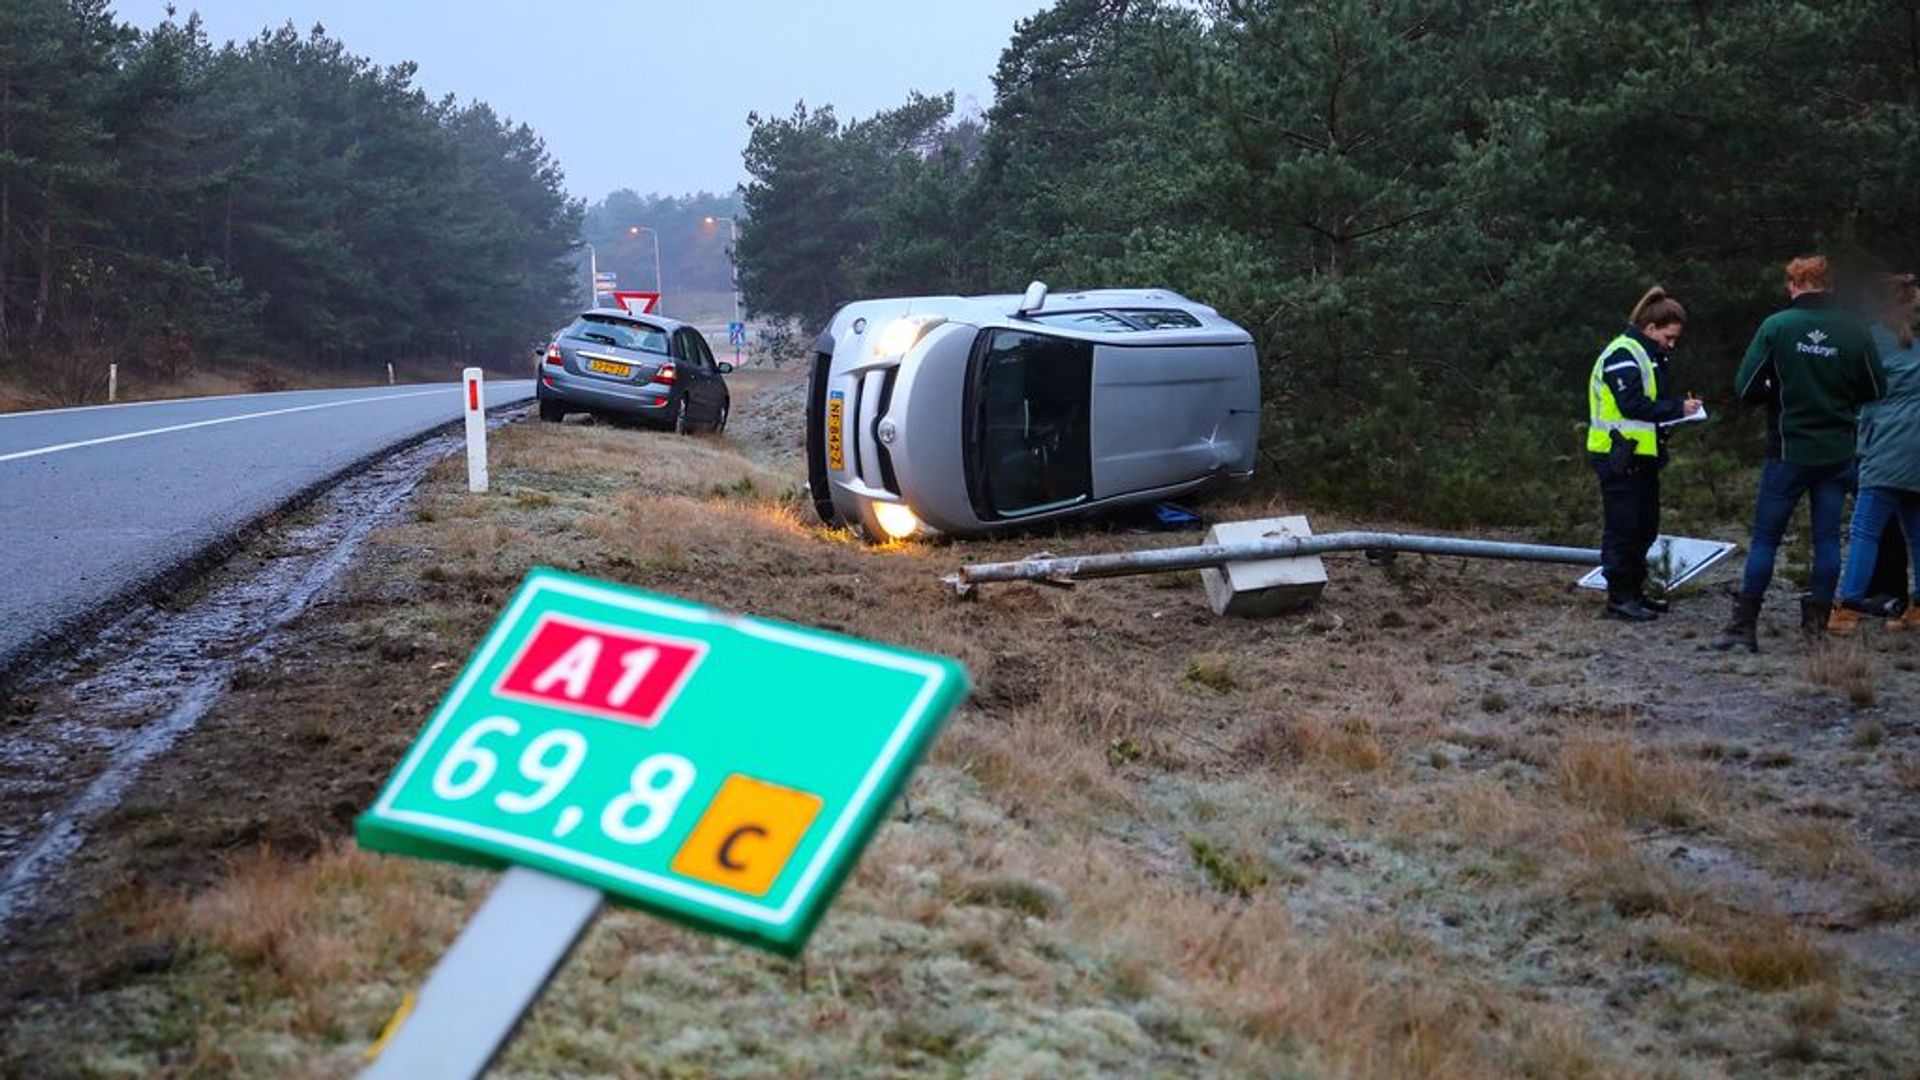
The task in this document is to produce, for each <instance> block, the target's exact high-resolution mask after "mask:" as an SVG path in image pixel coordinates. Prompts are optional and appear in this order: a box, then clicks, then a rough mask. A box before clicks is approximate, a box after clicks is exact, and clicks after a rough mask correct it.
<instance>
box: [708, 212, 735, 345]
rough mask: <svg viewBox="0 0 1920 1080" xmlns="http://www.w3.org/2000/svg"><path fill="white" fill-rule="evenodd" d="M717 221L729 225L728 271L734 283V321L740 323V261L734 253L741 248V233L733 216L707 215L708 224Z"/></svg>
mask: <svg viewBox="0 0 1920 1080" xmlns="http://www.w3.org/2000/svg"><path fill="white" fill-rule="evenodd" d="M716 221H724V222H726V223H727V270H728V273H729V275H730V277H731V279H732V282H733V321H734V322H739V321H740V260H739V259H738V258H737V257H736V256H735V255H734V253H733V252H734V248H736V247H738V246H739V243H740V233H739V230H738V227H737V226H736V225H735V224H734V220H733V216H732V215H731V214H708V215H707V224H709V225H712V224H713V223H714V222H716Z"/></svg>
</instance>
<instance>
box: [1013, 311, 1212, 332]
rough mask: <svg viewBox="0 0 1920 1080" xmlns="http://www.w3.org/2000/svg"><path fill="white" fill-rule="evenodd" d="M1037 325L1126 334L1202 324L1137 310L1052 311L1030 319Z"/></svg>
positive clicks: (1178, 314)
mask: <svg viewBox="0 0 1920 1080" xmlns="http://www.w3.org/2000/svg"><path fill="white" fill-rule="evenodd" d="M1030 318H1032V319H1033V321H1034V322H1037V323H1044V324H1045V325H1047V326H1059V327H1064V328H1067V329H1070V330H1091V331H1093V332H1095V333H1102V334H1127V333H1132V332H1133V331H1136V330H1167V329H1171V328H1176V327H1177V328H1180V329H1191V328H1193V327H1197V326H1199V325H1200V320H1199V319H1196V318H1194V317H1193V316H1192V314H1190V313H1188V312H1185V311H1181V310H1179V309H1178V308H1138V309H1127V310H1102V311H1051V312H1041V313H1040V314H1037V315H1033V316H1030Z"/></svg>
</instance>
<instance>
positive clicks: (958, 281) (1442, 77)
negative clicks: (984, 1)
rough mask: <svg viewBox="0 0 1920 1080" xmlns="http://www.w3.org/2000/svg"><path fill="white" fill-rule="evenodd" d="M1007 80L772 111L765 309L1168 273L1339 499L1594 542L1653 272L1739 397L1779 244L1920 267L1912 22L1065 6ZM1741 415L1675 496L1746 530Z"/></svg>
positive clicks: (1750, 8)
mask: <svg viewBox="0 0 1920 1080" xmlns="http://www.w3.org/2000/svg"><path fill="white" fill-rule="evenodd" d="M994 86H995V99H994V103H993V105H992V107H991V108H990V109H989V110H988V111H987V113H986V114H985V116H984V118H979V117H967V116H959V117H956V116H955V114H954V112H953V109H952V100H951V98H926V97H914V98H912V99H911V100H909V101H907V102H905V103H903V104H902V105H901V106H900V107H898V108H896V109H892V110H890V111H887V112H884V113H882V114H880V115H877V116H873V117H869V118H864V119H857V120H850V121H847V120H842V119H841V118H840V117H838V116H836V115H835V114H834V112H833V110H832V109H831V108H829V107H821V108H814V107H809V106H807V105H805V104H802V105H800V106H797V107H795V108H794V109H793V111H792V112H791V113H790V114H788V115H776V116H764V115H762V116H756V117H754V118H753V120H752V127H751V138H750V142H749V145H748V147H747V151H746V165H747V169H748V172H749V174H750V177H751V179H750V182H749V184H748V185H747V188H746V190H745V192H744V204H745V208H746V212H747V215H748V217H749V218H750V219H751V222H752V225H751V228H750V229H747V230H745V231H743V233H742V235H741V239H740V243H739V254H740V262H741V266H740V269H741V277H742V283H743V286H744V289H745V293H746V297H747V301H748V304H749V306H750V307H751V308H752V309H754V310H756V311H758V312H762V313H767V314H781V315H791V316H796V317H799V318H801V319H803V320H806V321H807V322H808V323H810V324H812V325H818V324H819V323H821V322H822V321H823V320H824V319H825V317H826V316H827V315H828V314H829V313H830V312H831V311H832V310H833V308H834V307H835V306H836V305H837V304H838V303H840V302H842V301H844V300H847V299H850V298H854V297H860V296H876V295H901V294H909V295H910V294H916V293H928V292H960V293H976V292H1000V291H1014V292H1017V291H1019V290H1020V289H1021V288H1022V287H1023V286H1025V285H1026V283H1027V282H1028V281H1029V280H1031V279H1035V278H1038V279H1042V280H1045V281H1047V282H1049V283H1050V284H1052V285H1053V286H1054V287H1055V288H1056V289H1059V288H1065V287H1072V286H1104V285H1161V286H1167V287H1171V288H1174V289H1177V290H1179V291H1181V292H1183V293H1185V294H1187V295H1189V296H1192V297H1194V298H1197V299H1201V300H1204V301H1206V302H1209V303H1211V304H1213V305H1215V306H1216V307H1218V308H1220V309H1221V310H1222V311H1223V312H1224V313H1225V314H1227V315H1229V316H1230V317H1232V318H1234V319H1235V320H1237V321H1239V322H1240V323H1242V324H1243V325H1245V326H1247V327H1248V328H1249V329H1251V330H1253V332H1254V333H1255V334H1256V336H1257V337H1258V339H1259V342H1260V347H1261V351H1262V356H1263V361H1264V368H1263V378H1264V393H1265V404H1266V409H1265V417H1266V421H1267V428H1266V437H1265V440H1264V446H1263V453H1264V455H1265V457H1266V458H1267V461H1268V463H1269V466H1270V467H1271V468H1272V469H1273V470H1274V471H1273V472H1270V473H1269V475H1277V476H1279V477H1280V478H1281V479H1282V482H1283V483H1284V484H1285V485H1286V487H1287V488H1288V490H1290V491H1292V492H1294V493H1297V494H1302V495H1305V496H1307V497H1309V498H1313V499H1317V500H1322V499H1323V500H1332V501H1335V502H1338V503H1340V504H1343V505H1348V506H1354V507H1366V508H1369V509H1373V510H1376V511H1378V510H1383V509H1390V510H1395V511H1399V512H1404V513H1407V514H1410V515H1415V516H1419V517H1424V518H1428V519H1432V520H1439V521H1451V522H1466V521H1474V520H1479V521H1516V522H1520V521H1532V522H1539V521H1541V520H1542V516H1543V508H1544V507H1547V506H1549V505H1557V506H1564V507H1566V508H1567V512H1568V514H1569V517H1568V518H1567V520H1568V521H1569V522H1573V521H1582V522H1584V521H1585V519H1587V518H1591V516H1592V512H1591V508H1590V507H1589V506H1588V505H1587V504H1588V503H1589V502H1590V501H1591V496H1590V492H1589V490H1588V488H1589V486H1590V483H1591V482H1590V479H1589V478H1588V477H1587V476H1586V475H1585V469H1584V464H1583V462H1582V461H1581V459H1580V456H1579V445H1580V443H1579V439H1578V436H1577V433H1576V426H1577V425H1578V424H1580V423H1582V422H1584V420H1585V412H1586V400H1585V383H1586V378H1587V374H1588V371H1589V369H1590V366H1591V364H1592V361H1593V357H1594V355H1595V353H1596V352H1597V351H1598V349H1599V347H1600V345H1601V344H1602V343H1603V342H1604V341H1605V339H1606V338H1607V337H1609V336H1610V335H1611V334H1612V333H1613V331H1614V329H1615V328H1616V327H1617V326H1619V325H1621V324H1622V323H1623V322H1624V320H1625V317H1626V314H1627V312H1628V311H1629V309H1630V308H1631V306H1632V304H1633V302H1634V301H1635V299H1636V298H1638V297H1639V295H1640V294H1641V292H1642V291H1643V290H1644V289H1645V288H1646V287H1647V286H1648V285H1650V284H1652V283H1654V282H1656V281H1657V282H1660V283H1662V284H1664V285H1666V286H1667V287H1668V288H1669V289H1671V290H1672V291H1673V292H1675V293H1676V294H1677V295H1678V296H1679V297H1681V298H1682V299H1683V300H1684V301H1685V303H1686V304H1687V305H1688V307H1689V309H1690V311H1691V312H1692V320H1691V321H1690V323H1689V324H1688V327H1687V330H1686V335H1685V337H1684V338H1683V340H1682V341H1681V344H1680V349H1679V352H1678V353H1677V354H1676V360H1677V369H1678V371H1679V372H1680V376H1679V377H1680V378H1682V379H1684V380H1686V382H1687V383H1688V387H1687V388H1688V389H1692V390H1695V391H1696V392H1698V393H1701V394H1702V395H1704V396H1705V397H1706V398H1707V400H1708V402H1709V405H1710V407H1714V408H1716V410H1719V409H1721V408H1722V407H1724V406H1727V405H1730V404H1731V403H1730V402H1728V401H1727V398H1728V390H1727V387H1728V384H1729V383H1730V381H1731V380H1730V376H1731V373H1732V371H1733V370H1734V368H1735V366H1736V365H1737V363H1738V360H1739V355H1740V351H1741V349H1742V347H1743V346H1744V344H1745V342H1746V340H1747V337H1748V335H1749V334H1750V333H1751V332H1752V329H1753V327H1754V325H1755V323H1756V322H1757V321H1758V320H1759V319H1760V318H1761V317H1762V316H1763V315H1764V314H1765V313H1766V312H1768V311H1769V310H1771V309H1772V308H1774V307H1775V306H1777V305H1778V304H1780V303H1781V302H1783V301H1784V299H1785V298H1784V295H1783V294H1782V292H1781V288H1780V267H1781V264H1782V263H1783V262H1784V261H1785V260H1786V259H1787V258H1788V257H1789V256H1792V255H1794V254H1797V253H1800V252H1805V251H1815V250H1819V251H1826V252H1829V253H1832V254H1834V255H1836V256H1838V257H1842V258H1843V259H1845V260H1847V261H1848V262H1849V263H1850V264H1851V265H1854V266H1869V265H1874V264H1875V263H1876V262H1877V263H1879V264H1885V265H1893V266H1898V267H1904V268H1907V269H1915V268H1920V267H1916V256H1917V255H1920V138H1917V137H1916V136H1920V123H1917V122H1916V120H1917V118H1920V0H1820V2H1789V0H1691V2H1684V3H1671V2H1653V0H1202V2H1201V3H1198V4H1187V3H1180V4H1175V3H1167V2H1158V0H1060V2H1059V3H1056V4H1055V5H1054V6H1053V7H1051V8H1050V9H1048V10H1046V11H1043V12H1041V13H1039V14H1037V15H1035V16H1033V17H1032V18H1030V19H1028V20H1026V21H1024V22H1023V23H1021V24H1020V26H1019V28H1018V30H1017V32H1016V34H1015V36H1014V38H1013V40H1012V41H1011V43H1010V44H1009V46H1008V47H1007V49H1006V50H1005V52H1004V54H1003V55H1002V58H1001V60H1000V64H999V68H998V70H997V73H996V75H995V78H994ZM1719 415H1720V417H1721V419H1722V420H1723V421H1725V420H1726V419H1728V418H1731V419H1732V420H1734V421H1735V422H1733V423H1726V422H1721V423H1716V424H1712V425H1705V426H1706V427H1708V428H1709V429H1711V430H1709V431H1706V432H1700V433H1695V432H1689V433H1688V434H1687V438H1686V441H1685V443H1684V444H1683V446H1682V447H1681V450H1680V454H1679V461H1680V464H1681V465H1683V466H1684V469H1683V470H1682V471H1681V472H1679V473H1678V476H1679V478H1680V479H1681V481H1682V484H1681V486H1682V487H1683V488H1684V489H1685V491H1686V492H1701V491H1706V492H1711V493H1714V494H1715V495H1716V497H1717V498H1719V499H1720V501H1721V502H1722V504H1723V505H1721V506H1719V507H1717V509H1719V510H1722V511H1728V512H1732V513H1739V512H1740V510H1741V504H1742V503H1743V501H1744V499H1745V498H1746V494H1745V485H1744V484H1741V483H1733V482H1728V480H1727V478H1725V477H1722V476H1720V475H1718V474H1719V472H1723V471H1725V470H1726V469H1730V468H1732V463H1734V462H1746V461H1751V460H1752V459H1753V458H1754V457H1756V456H1757V452H1758V443H1757V441H1755V439H1754V434H1753V424H1752V422H1751V420H1750V419H1745V420H1743V419H1742V417H1741V416H1740V415H1738V414H1737V413H1736V411H1735V410H1731V409H1725V410H1724V411H1723V412H1720V413H1719ZM1686 470H1691V471H1690V472H1689V471H1686ZM1670 490H1671V486H1670ZM1682 497H1683V498H1684V497H1685V494H1684V493H1683V496H1682ZM1583 528H1584V529H1586V530H1587V531H1590V529H1591V526H1590V524H1588V525H1584V526H1583Z"/></svg>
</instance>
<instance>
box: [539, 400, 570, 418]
mask: <svg viewBox="0 0 1920 1080" xmlns="http://www.w3.org/2000/svg"><path fill="white" fill-rule="evenodd" d="M566 415H567V409H566V406H564V405H562V404H560V403H559V402H557V401H546V400H544V399H543V400H542V401H541V402H540V419H542V420H545V421H548V422H549V423H559V422H560V421H561V420H564V419H565V418H566Z"/></svg>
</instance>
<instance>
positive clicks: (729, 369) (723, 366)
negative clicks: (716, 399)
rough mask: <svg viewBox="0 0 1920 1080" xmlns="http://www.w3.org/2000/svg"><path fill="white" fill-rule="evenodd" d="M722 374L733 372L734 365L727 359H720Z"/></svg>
mask: <svg viewBox="0 0 1920 1080" xmlns="http://www.w3.org/2000/svg"><path fill="white" fill-rule="evenodd" d="M720 374H722V375H731V374H733V365H732V364H730V363H728V362H726V361H725V360H722V361H720Z"/></svg>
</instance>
